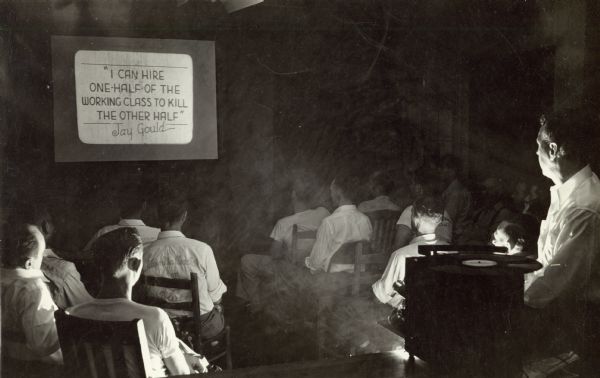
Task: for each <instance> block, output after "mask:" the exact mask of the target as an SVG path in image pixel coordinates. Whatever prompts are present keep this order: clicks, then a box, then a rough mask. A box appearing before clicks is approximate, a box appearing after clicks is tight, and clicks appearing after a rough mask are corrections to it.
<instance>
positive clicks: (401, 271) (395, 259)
mask: <svg viewBox="0 0 600 378" xmlns="http://www.w3.org/2000/svg"><path fill="white" fill-rule="evenodd" d="M426 244H447V243H446V242H444V241H440V240H438V239H436V236H435V234H425V235H421V236H418V237H416V238H414V239H413V240H411V241H410V243H409V244H408V245H406V246H404V247H402V248H400V249H398V250H397V251H395V252H394V253H392V255H391V256H390V259H389V261H388V264H387V266H386V268H385V271H384V272H383V275H382V276H381V278H380V279H379V280H378V281H377V282H375V283H374V284H373V286H372V289H373V294H375V296H376V297H377V299H379V301H380V302H382V303H388V302H389V301H390V300H391V299H392V296H394V295H396V294H395V293H396V292H395V290H394V282H396V281H398V280H401V281H404V275H405V274H406V258H407V257H416V256H420V255H419V245H426Z"/></svg>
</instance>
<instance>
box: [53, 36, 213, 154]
mask: <svg viewBox="0 0 600 378" xmlns="http://www.w3.org/2000/svg"><path fill="white" fill-rule="evenodd" d="M52 78H53V90H54V157H55V160H56V161H57V162H82V161H128V160H135V161H142V160H195V159H216V158H218V143H217V99H216V77H215V46H214V42H213V41H192V40H169V39H141V38H99V37H69V36H53V37H52Z"/></svg>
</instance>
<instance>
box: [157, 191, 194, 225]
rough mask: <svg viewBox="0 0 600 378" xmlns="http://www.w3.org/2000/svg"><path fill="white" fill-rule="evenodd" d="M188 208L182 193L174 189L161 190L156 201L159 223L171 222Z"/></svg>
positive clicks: (177, 218)
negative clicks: (159, 196)
mask: <svg viewBox="0 0 600 378" xmlns="http://www.w3.org/2000/svg"><path fill="white" fill-rule="evenodd" d="M187 210H188V202H187V199H186V198H185V196H184V195H182V194H181V193H177V192H175V191H170V192H163V194H161V198H160V200H159V201H158V219H159V221H160V223H161V224H163V225H164V224H167V223H173V222H175V221H177V220H179V218H180V217H181V216H182V215H183V213H185V212H186V211H187Z"/></svg>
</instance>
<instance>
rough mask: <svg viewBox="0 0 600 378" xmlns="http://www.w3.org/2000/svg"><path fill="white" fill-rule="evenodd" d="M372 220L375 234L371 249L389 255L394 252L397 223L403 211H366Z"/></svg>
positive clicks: (372, 238)
mask: <svg viewBox="0 0 600 378" xmlns="http://www.w3.org/2000/svg"><path fill="white" fill-rule="evenodd" d="M365 215H366V216H368V217H369V219H370V220H371V226H373V235H372V236H371V251H373V253H384V254H387V255H388V257H389V255H390V254H391V253H392V252H393V247H394V237H395V236H396V223H397V222H398V219H399V218H400V215H402V212H401V211H396V210H378V211H371V212H367V213H365Z"/></svg>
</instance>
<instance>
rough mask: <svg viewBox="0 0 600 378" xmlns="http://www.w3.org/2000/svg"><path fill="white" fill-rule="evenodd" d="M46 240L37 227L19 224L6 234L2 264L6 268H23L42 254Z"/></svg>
mask: <svg viewBox="0 0 600 378" xmlns="http://www.w3.org/2000/svg"><path fill="white" fill-rule="evenodd" d="M43 244H44V239H43V237H42V235H41V233H40V231H39V229H38V228H37V226H35V225H32V224H26V223H18V224H15V225H14V226H11V227H10V229H9V230H8V232H7V233H6V238H5V239H4V243H3V246H2V264H3V266H4V267H5V268H16V267H23V265H24V264H25V262H26V261H27V260H28V259H30V258H35V257H37V256H38V255H39V253H41V250H40V249H42V248H43V247H44V246H43Z"/></svg>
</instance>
